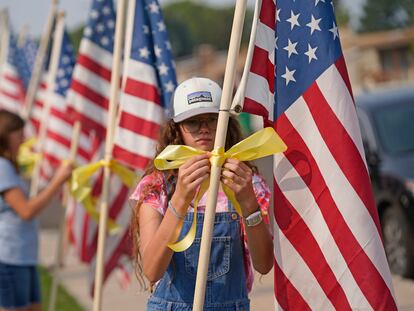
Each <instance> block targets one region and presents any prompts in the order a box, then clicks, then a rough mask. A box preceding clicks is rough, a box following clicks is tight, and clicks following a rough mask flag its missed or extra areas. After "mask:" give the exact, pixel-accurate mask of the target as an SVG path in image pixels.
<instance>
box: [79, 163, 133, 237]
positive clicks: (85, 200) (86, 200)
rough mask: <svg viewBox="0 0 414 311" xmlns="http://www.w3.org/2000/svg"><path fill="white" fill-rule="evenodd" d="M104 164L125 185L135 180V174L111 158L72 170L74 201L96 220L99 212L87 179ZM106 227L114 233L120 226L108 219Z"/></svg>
mask: <svg viewBox="0 0 414 311" xmlns="http://www.w3.org/2000/svg"><path fill="white" fill-rule="evenodd" d="M106 166H109V168H110V169H111V171H112V172H113V173H114V174H115V175H117V176H118V177H119V178H120V179H121V181H122V183H123V184H124V185H126V186H127V187H132V186H134V184H135V183H136V182H137V176H136V174H135V173H134V172H133V171H132V170H130V169H128V168H127V167H125V166H123V165H122V164H120V163H119V162H118V161H116V160H111V161H110V162H109V163H108V162H106V161H105V160H100V161H98V162H95V163H91V164H88V165H84V166H82V167H79V168H77V169H75V170H73V172H72V179H71V193H72V195H73V197H74V198H75V199H76V201H78V202H79V203H81V204H83V206H84V208H85V210H86V212H87V213H88V215H89V216H90V217H91V218H92V219H94V220H95V221H97V222H98V221H99V212H98V211H97V210H96V209H95V206H96V204H95V203H96V199H95V198H94V197H92V187H91V186H90V182H89V181H90V178H91V177H92V176H93V175H94V174H95V173H96V172H97V171H98V170H99V169H101V168H102V167H106ZM108 229H109V232H110V233H111V234H114V233H117V232H118V231H119V229H120V228H119V225H118V224H117V223H116V222H114V221H113V220H112V219H109V220H108Z"/></svg>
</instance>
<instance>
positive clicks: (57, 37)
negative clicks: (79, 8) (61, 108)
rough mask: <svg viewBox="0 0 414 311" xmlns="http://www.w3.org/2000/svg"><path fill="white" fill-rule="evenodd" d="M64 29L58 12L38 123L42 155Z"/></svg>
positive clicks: (35, 179)
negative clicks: (43, 99)
mask: <svg viewBox="0 0 414 311" xmlns="http://www.w3.org/2000/svg"><path fill="white" fill-rule="evenodd" d="M64 29H65V13H64V12H60V13H59V14H58V16H57V19H56V28H55V34H54V37H53V38H54V41H53V47H52V53H51V56H50V66H49V72H48V74H47V92H46V100H45V103H44V106H43V111H42V120H41V123H40V129H39V136H38V142H37V144H36V149H37V152H40V153H42V152H43V149H44V144H45V139H46V131H47V121H48V119H49V114H50V107H51V105H52V102H53V94H54V90H55V84H56V74H57V71H58V69H59V57H60V52H61V51H60V50H61V46H62V39H63V32H64ZM41 164H42V161H41V160H40V161H37V162H36V164H35V166H34V169H33V174H32V181H31V185H30V196H31V197H32V196H35V195H36V194H37V193H38V191H39V181H40V168H41Z"/></svg>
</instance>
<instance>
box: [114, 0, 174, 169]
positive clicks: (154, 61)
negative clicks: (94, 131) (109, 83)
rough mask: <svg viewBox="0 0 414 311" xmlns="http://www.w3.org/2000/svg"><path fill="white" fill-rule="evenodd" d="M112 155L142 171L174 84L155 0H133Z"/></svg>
mask: <svg viewBox="0 0 414 311" xmlns="http://www.w3.org/2000/svg"><path fill="white" fill-rule="evenodd" d="M130 35H132V46H131V51H130V57H129V58H128V59H127V60H126V61H125V75H126V83H125V86H124V88H123V94H122V99H121V114H120V121H119V125H118V128H117V132H116V137H115V146H114V150H113V154H114V157H115V158H116V159H118V160H119V161H121V162H123V163H125V164H127V165H129V166H132V167H134V168H136V169H141V170H143V169H144V168H145V167H146V165H147V164H148V162H149V161H150V160H151V159H152V158H153V155H154V153H155V145H156V143H157V137H158V132H159V129H160V127H161V124H162V123H163V122H164V118H165V113H164V111H165V108H167V106H168V104H169V103H170V99H171V95H172V93H173V91H174V89H175V87H176V85H177V81H176V76H175V68H174V65H173V61H172V53H171V45H170V42H169V41H168V34H167V29H166V27H165V23H164V21H163V16H162V12H161V9H160V6H159V4H158V1H156V0H136V3H135V15H134V24H133V31H132V33H131V34H130Z"/></svg>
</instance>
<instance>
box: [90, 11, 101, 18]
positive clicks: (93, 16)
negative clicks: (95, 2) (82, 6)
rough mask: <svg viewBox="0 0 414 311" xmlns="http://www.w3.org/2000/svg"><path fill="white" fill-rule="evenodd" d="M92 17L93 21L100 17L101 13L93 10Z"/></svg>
mask: <svg viewBox="0 0 414 311" xmlns="http://www.w3.org/2000/svg"><path fill="white" fill-rule="evenodd" d="M90 16H91V18H92V19H97V18H98V16H99V13H98V11H96V10H92V11H91V14H90Z"/></svg>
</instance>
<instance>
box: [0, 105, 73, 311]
mask: <svg viewBox="0 0 414 311" xmlns="http://www.w3.org/2000/svg"><path fill="white" fill-rule="evenodd" d="M23 127H24V120H23V119H22V118H20V117H19V116H18V115H16V114H14V113H11V112H8V111H6V110H0V311H6V310H19V311H29V310H30V311H40V310H41V305H40V284H39V277H38V273H37V270H36V265H37V252H38V223H37V220H36V218H35V217H36V216H37V215H38V214H39V212H40V211H41V210H43V209H44V208H45V207H46V206H47V204H48V202H49V201H50V200H51V199H52V197H53V196H54V195H55V194H56V192H57V191H58V190H59V189H60V188H61V186H62V184H63V183H64V182H65V181H66V180H67V179H68V178H69V177H70V176H71V172H72V165H71V164H70V163H67V164H62V165H61V166H60V167H59V168H58V170H57V171H56V174H55V175H54V177H53V178H52V180H51V181H50V183H49V184H48V185H47V187H46V188H45V189H44V190H43V191H41V192H40V193H39V194H38V195H37V196H35V197H33V198H28V187H27V185H26V184H25V182H24V180H23V179H22V178H21V177H20V176H19V171H18V167H17V162H16V159H17V153H18V150H19V147H20V145H21V144H22V143H23V140H24V135H23Z"/></svg>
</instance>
